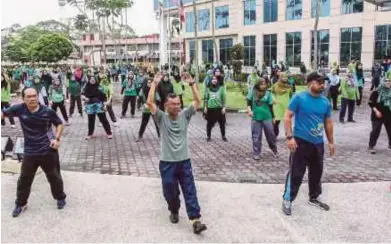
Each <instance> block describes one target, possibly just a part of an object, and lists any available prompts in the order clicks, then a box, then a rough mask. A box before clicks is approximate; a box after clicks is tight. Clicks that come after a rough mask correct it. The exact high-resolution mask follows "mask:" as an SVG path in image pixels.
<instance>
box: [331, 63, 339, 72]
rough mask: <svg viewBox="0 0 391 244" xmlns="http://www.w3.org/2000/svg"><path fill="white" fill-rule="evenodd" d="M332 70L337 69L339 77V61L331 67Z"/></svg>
mask: <svg viewBox="0 0 391 244" xmlns="http://www.w3.org/2000/svg"><path fill="white" fill-rule="evenodd" d="M331 69H335V70H336V71H337V75H339V65H338V62H337V61H334V62H333V64H332V65H331Z"/></svg>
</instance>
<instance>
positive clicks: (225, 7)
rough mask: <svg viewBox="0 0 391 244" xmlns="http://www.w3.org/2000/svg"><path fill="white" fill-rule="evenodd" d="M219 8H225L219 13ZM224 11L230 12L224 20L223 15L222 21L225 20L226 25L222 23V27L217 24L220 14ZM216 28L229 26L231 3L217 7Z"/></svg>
mask: <svg viewBox="0 0 391 244" xmlns="http://www.w3.org/2000/svg"><path fill="white" fill-rule="evenodd" d="M219 9H223V10H220V11H221V12H220V13H219V14H218V10H219ZM224 11H227V12H228V16H227V18H226V20H224V18H223V17H221V21H222V22H225V24H226V25H221V26H220V27H219V26H217V25H218V22H219V21H218V15H222V14H223V12H224ZM215 28H216V29H226V28H229V5H222V6H218V7H216V8H215Z"/></svg>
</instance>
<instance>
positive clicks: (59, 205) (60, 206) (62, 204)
mask: <svg viewBox="0 0 391 244" xmlns="http://www.w3.org/2000/svg"><path fill="white" fill-rule="evenodd" d="M66 204H67V203H66V202H65V199H63V200H57V208H58V209H63V208H64V207H65V205H66Z"/></svg>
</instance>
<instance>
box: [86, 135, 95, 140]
mask: <svg viewBox="0 0 391 244" xmlns="http://www.w3.org/2000/svg"><path fill="white" fill-rule="evenodd" d="M92 137H93V136H92V135H91V136H86V138H85V139H86V141H88V140H91V139H92Z"/></svg>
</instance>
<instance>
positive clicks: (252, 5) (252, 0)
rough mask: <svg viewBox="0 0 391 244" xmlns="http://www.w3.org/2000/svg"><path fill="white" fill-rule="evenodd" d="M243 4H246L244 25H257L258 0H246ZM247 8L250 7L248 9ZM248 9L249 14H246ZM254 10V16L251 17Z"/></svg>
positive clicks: (244, 7)
mask: <svg viewBox="0 0 391 244" xmlns="http://www.w3.org/2000/svg"><path fill="white" fill-rule="evenodd" d="M243 4H244V6H243V25H255V24H256V23H257V2H256V0H244V2H243ZM247 5H248V6H247ZM247 8H249V9H248V10H247ZM246 11H247V12H248V14H247V16H246ZM252 11H254V18H253V19H252V18H251V13H252ZM246 17H247V18H246ZM246 20H248V21H246Z"/></svg>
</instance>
